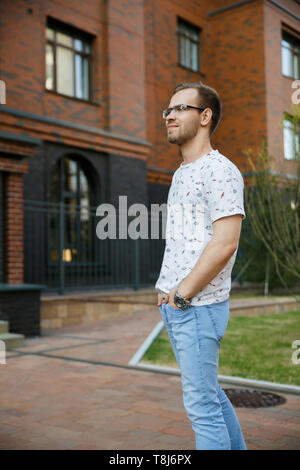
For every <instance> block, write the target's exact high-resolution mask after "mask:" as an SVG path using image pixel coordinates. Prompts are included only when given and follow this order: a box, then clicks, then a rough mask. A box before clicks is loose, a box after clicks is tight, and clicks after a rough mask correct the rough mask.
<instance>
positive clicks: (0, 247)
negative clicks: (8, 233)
mask: <svg viewBox="0 0 300 470" xmlns="http://www.w3.org/2000/svg"><path fill="white" fill-rule="evenodd" d="M4 177H5V174H4V172H0V283H1V282H4V266H5V258H4V255H5V243H4V242H5V226H4Z"/></svg>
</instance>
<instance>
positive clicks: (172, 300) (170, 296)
mask: <svg viewBox="0 0 300 470" xmlns="http://www.w3.org/2000/svg"><path fill="white" fill-rule="evenodd" d="M176 290H177V287H176V288H175V289H172V290H171V291H170V292H169V304H170V305H171V307H173V308H177V310H181V308H178V307H176V305H175V304H174V295H175V292H176Z"/></svg>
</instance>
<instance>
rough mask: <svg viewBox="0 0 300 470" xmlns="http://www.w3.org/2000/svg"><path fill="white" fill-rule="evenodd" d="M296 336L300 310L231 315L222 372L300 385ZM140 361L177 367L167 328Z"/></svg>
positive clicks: (223, 347) (299, 332) (222, 353)
mask: <svg viewBox="0 0 300 470" xmlns="http://www.w3.org/2000/svg"><path fill="white" fill-rule="evenodd" d="M297 339H299V340H300V311H295V312H288V313H281V314H271V315H260V316H255V317H233V318H230V319H229V322H228V326H227V330H226V332H225V335H224V338H223V339H222V341H221V349H220V361H219V374H220V375H230V376H234V377H243V378H247V379H257V380H265V381H268V382H279V383H283V384H290V385H300V364H299V365H295V364H293V363H292V360H291V358H292V353H293V352H294V351H295V349H293V348H292V342H293V341H295V340H297ZM298 357H299V355H298ZM141 363H148V364H149V363H151V364H159V365H163V366H167V367H178V364H177V362H176V359H175V356H174V353H173V350H172V346H171V343H170V340H169V336H168V333H167V331H166V329H165V328H164V329H163V330H162V332H161V333H160V335H159V336H158V337H157V338H156V339H155V340H154V342H153V343H152V345H151V346H150V348H149V349H148V351H147V352H146V354H145V355H144V356H143V358H142V360H141Z"/></svg>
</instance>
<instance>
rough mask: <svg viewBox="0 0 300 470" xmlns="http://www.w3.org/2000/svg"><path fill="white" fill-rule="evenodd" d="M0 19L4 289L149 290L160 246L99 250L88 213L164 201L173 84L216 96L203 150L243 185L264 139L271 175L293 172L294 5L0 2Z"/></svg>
mask: <svg viewBox="0 0 300 470" xmlns="http://www.w3.org/2000/svg"><path fill="white" fill-rule="evenodd" d="M1 8H2V13H3V12H4V14H1V19H0V36H1V41H0V59H1V60H0V80H2V81H3V82H4V83H5V87H6V101H5V103H3V104H1V105H0V125H1V127H0V283H2V285H6V286H7V285H8V286H10V288H11V287H12V286H16V287H17V286H20V285H22V286H23V285H24V284H25V285H29V284H43V285H46V286H47V287H48V288H52V289H54V290H55V289H56V290H57V289H59V288H60V287H61V288H62V286H67V287H70V288H75V289H85V288H89V287H95V286H96V287H100V288H101V287H102V286H112V285H114V286H116V285H132V283H134V284H137V285H152V284H153V283H154V281H155V279H156V276H157V275H158V269H159V267H160V263H159V262H160V254H161V246H158V245H157V247H154V248H153V249H154V252H155V253H156V254H153V253H152V252H151V250H150V251H149V246H148V247H147V246H146V245H145V246H143V248H142V250H145V251H140V252H138V251H137V250H136V245H134V246H133V245H130V246H129V245H126V244H124V245H122V243H121V241H119V243H116V244H113V245H112V244H110V245H107V244H106V242H105V241H98V240H96V237H95V217H94V216H95V213H94V212H93V213H92V208H95V207H97V206H98V205H99V204H101V203H103V202H105V203H112V204H114V205H116V206H117V205H118V201H119V195H126V196H127V197H128V206H129V205H131V204H133V203H143V204H148V206H150V204H151V203H162V202H165V201H166V197H167V193H168V188H169V185H170V183H171V178H172V174H173V172H174V170H175V169H176V168H177V166H178V165H179V164H180V157H179V156H178V150H177V147H176V146H172V145H169V143H168V141H167V139H166V132H165V126H164V122H163V120H162V114H161V111H162V109H163V108H164V107H165V106H166V105H167V104H168V101H169V98H170V93H171V90H172V89H173V88H174V86H175V85H177V84H178V83H180V82H182V81H198V80H202V81H203V82H204V83H205V84H207V85H210V86H212V87H213V88H215V89H216V90H217V91H218V92H219V94H220V97H221V99H222V102H223V119H222V121H221V123H220V124H219V126H218V129H217V130H216V132H215V134H214V135H213V138H212V145H213V147H214V148H218V149H219V150H220V151H221V152H222V153H223V154H224V155H226V156H227V157H228V158H230V159H231V160H232V161H233V162H234V163H235V164H236V165H237V166H238V167H239V168H240V170H241V172H242V173H243V174H244V175H245V178H246V172H247V160H246V156H245V150H246V149H248V148H249V147H252V148H254V149H257V148H259V147H260V146H261V144H262V142H263V139H264V138H266V139H267V142H268V146H269V147H268V149H269V152H270V153H271V154H272V155H274V157H275V160H274V171H279V168H282V165H283V168H284V171H285V172H286V173H287V174H291V175H292V174H294V172H295V154H296V151H297V149H298V148H299V135H297V134H296V133H295V130H294V128H293V126H292V124H291V121H290V119H289V115H290V112H291V94H292V92H293V91H294V90H293V89H292V88H291V87H292V83H293V82H294V81H295V80H298V79H299V78H300V77H299V72H300V65H299V64H300V58H299V46H300V21H299V20H300V4H299V1H294V0H278V1H274V0H252V1H249V0H246V1H239V2H234V1H232V0H231V1H230V0H210V1H201V2H200V1H199V0H184V1H179V0H173V1H172V2H169V1H167V0H143V1H141V0H131V1H127V0H109V1H105V0H91V1H89V2H84V3H83V2H80V1H79V0H73V1H70V0H61V1H60V2H57V1H54V0H43V1H38V0H32V1H30V2H28V1H26V0H13V1H8V0H4V1H2V3H1ZM281 119H284V128H282V129H280V128H279V126H280V120H281ZM62 203H63V204H64V206H62V205H61V204H62ZM76 208H77V209H76ZM155 250H157V251H155ZM146 254H147V256H148V258H147V256H146ZM114 260H115V261H114ZM147 260H148V261H147ZM149 260H150V261H151V262H152V261H153V265H151V268H150V269H149V264H147V263H148V262H149ZM102 261H103V262H102ZM143 262H144V263H146V269H145V270H144V271H143ZM155 263H156V264H155ZM128 266H131V269H129V270H128ZM144 267H145V266H144ZM122 270H123V271H124V272H123V271H122ZM128 273H129V274H128ZM131 273H132V276H133V277H132V276H131ZM145 273H148V274H149V276H148V277H147V274H145Z"/></svg>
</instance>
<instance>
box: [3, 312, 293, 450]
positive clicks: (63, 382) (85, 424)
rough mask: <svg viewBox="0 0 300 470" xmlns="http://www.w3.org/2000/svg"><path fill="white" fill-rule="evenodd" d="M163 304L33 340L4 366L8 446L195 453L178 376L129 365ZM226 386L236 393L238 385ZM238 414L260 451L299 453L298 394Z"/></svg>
mask: <svg viewBox="0 0 300 470" xmlns="http://www.w3.org/2000/svg"><path fill="white" fill-rule="evenodd" d="M159 321H161V317H160V313H159V311H158V309H157V308H154V309H153V308H152V309H151V310H149V311H146V312H142V313H134V314H132V315H126V316H123V317H121V318H109V319H106V320H103V321H101V322H99V323H97V324H92V325H78V326H72V327H64V328H60V329H58V330H50V331H46V332H43V336H42V337H39V338H28V339H26V340H25V344H24V347H22V348H19V349H18V350H14V351H11V352H7V356H6V361H7V363H6V364H4V365H1V364H0V376H1V380H0V413H1V424H0V449H2V450H3V449H74V450H75V449H118V450H119V449H120V450H121V449H122V450H125V449H141V450H143V449H152V450H162V449H177V450H184V449H187V450H190V449H195V442H194V432H193V430H192V428H191V424H190V422H189V420H188V418H187V417H186V412H185V409H184V406H183V403H182V392H181V383H180V376H175V375H168V374H162V373H155V372H152V371H151V372H150V371H144V370H139V369H134V368H132V367H129V366H128V362H129V360H130V359H131V358H132V356H133V355H134V353H135V352H136V351H137V349H138V348H139V347H140V346H141V344H142V343H143V342H144V340H145V338H146V337H147V336H148V334H149V333H150V332H151V331H152V329H153V328H154V327H155V325H156V324H157V323H158V322H159ZM222 386H223V388H225V389H226V388H233V386H232V385H228V386H226V384H222ZM280 395H282V396H284V398H285V399H286V403H284V404H283V405H280V406H275V407H268V408H257V409H247V408H236V412H237V414H238V417H239V419H240V422H241V426H242V429H243V432H244V436H245V439H246V443H247V445H248V448H249V449H250V450H253V449H285V450H286V449H298V450H299V449H300V396H296V395H291V394H281V393H280Z"/></svg>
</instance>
